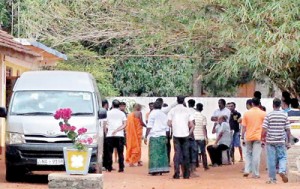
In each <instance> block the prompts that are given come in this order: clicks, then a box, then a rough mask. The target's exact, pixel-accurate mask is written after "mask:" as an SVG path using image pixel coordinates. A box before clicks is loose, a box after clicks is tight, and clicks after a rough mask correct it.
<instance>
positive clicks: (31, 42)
mask: <svg viewBox="0 0 300 189" xmlns="http://www.w3.org/2000/svg"><path fill="white" fill-rule="evenodd" d="M14 40H15V41H17V42H19V43H21V44H22V45H25V46H29V45H31V46H34V47H37V48H39V49H42V50H44V51H46V52H47V53H50V54H52V55H54V56H56V57H58V58H61V59H63V60H67V55H65V54H63V53H61V52H58V51H57V50H55V49H52V48H50V47H47V46H46V45H44V44H42V43H39V42H37V41H35V40H30V39H22V38H15V39H14Z"/></svg>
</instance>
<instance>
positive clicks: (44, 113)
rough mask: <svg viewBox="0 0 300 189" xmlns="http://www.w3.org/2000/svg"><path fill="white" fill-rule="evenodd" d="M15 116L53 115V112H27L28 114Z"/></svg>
mask: <svg viewBox="0 0 300 189" xmlns="http://www.w3.org/2000/svg"><path fill="white" fill-rule="evenodd" d="M15 115H53V113H51V112H26V113H16V114H15Z"/></svg>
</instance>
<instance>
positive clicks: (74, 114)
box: [72, 112, 93, 116]
mask: <svg viewBox="0 0 300 189" xmlns="http://www.w3.org/2000/svg"><path fill="white" fill-rule="evenodd" d="M72 115H73V116H77V115H93V113H91V112H76V113H72Z"/></svg>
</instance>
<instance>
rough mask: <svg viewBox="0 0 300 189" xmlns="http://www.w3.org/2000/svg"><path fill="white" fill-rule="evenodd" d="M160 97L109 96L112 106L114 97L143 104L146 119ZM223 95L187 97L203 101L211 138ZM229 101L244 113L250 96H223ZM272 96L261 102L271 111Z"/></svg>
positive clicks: (169, 99)
mask: <svg viewBox="0 0 300 189" xmlns="http://www.w3.org/2000/svg"><path fill="white" fill-rule="evenodd" d="M157 98H158V97H109V98H107V99H108V101H109V105H110V106H111V101H112V100H114V99H118V100H120V101H124V102H126V103H127V106H128V105H129V106H130V105H132V104H133V103H139V104H141V105H142V106H143V110H142V113H143V117H144V119H145V115H146V112H148V111H149V107H148V104H149V103H150V102H154V101H155V100H156V99H157ZM221 98H222V97H195V98H186V102H187V101H188V100H189V99H194V100H195V101H196V103H199V102H200V103H202V104H203V111H202V113H203V114H204V115H205V116H206V118H207V120H208V126H207V129H208V137H209V138H215V135H213V134H212V133H211V131H212V126H213V122H212V121H210V118H211V116H212V114H213V112H214V111H215V110H216V109H218V100H219V99H221ZM223 99H225V100H226V103H227V102H235V103H236V110H237V111H239V112H240V113H241V114H242V115H243V113H244V112H245V111H246V110H247V109H246V101H247V100H248V99H249V98H223ZM163 100H164V103H167V104H168V105H169V106H170V105H171V104H173V103H175V102H176V97H164V98H163ZM272 102H273V99H272V98H263V99H261V103H262V105H263V106H265V107H266V109H267V112H270V111H272V110H273V108H272Z"/></svg>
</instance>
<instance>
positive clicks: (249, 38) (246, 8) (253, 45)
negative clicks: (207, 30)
mask: <svg viewBox="0 0 300 189" xmlns="http://www.w3.org/2000/svg"><path fill="white" fill-rule="evenodd" d="M218 2H219V3H220V4H221V5H222V6H223V7H225V9H226V13H225V14H224V16H223V18H222V19H223V23H220V24H219V25H220V27H222V28H223V29H222V33H221V37H220V44H223V45H224V44H226V43H231V44H233V48H234V49H236V50H237V52H236V53H234V54H233V55H231V56H229V57H224V58H222V59H221V60H220V61H219V62H220V64H216V65H215V67H214V69H213V72H214V73H213V76H215V77H216V76H218V77H216V78H217V79H218V81H219V82H222V81H223V80H227V79H228V75H231V76H237V75H238V73H239V71H240V70H241V69H242V68H245V67H246V68H248V69H249V70H250V71H251V72H253V76H254V77H255V78H257V79H259V78H262V77H264V76H268V77H269V78H270V79H271V80H272V82H274V83H275V84H276V85H277V86H278V87H279V88H280V89H282V90H288V91H290V92H292V93H293V94H294V95H295V96H298V94H299V92H300V85H299V84H300V83H299V82H298V80H299V77H298V74H297V73H299V71H300V67H299V54H300V50H299V49H300V43H299V41H300V33H299V31H300V20H299V18H300V17H299V15H300V14H299V13H300V12H299V11H300V10H299V7H300V1H298V0H280V1H259V0H255V1H232V2H229V1H226V0H220V1H218Z"/></svg>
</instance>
